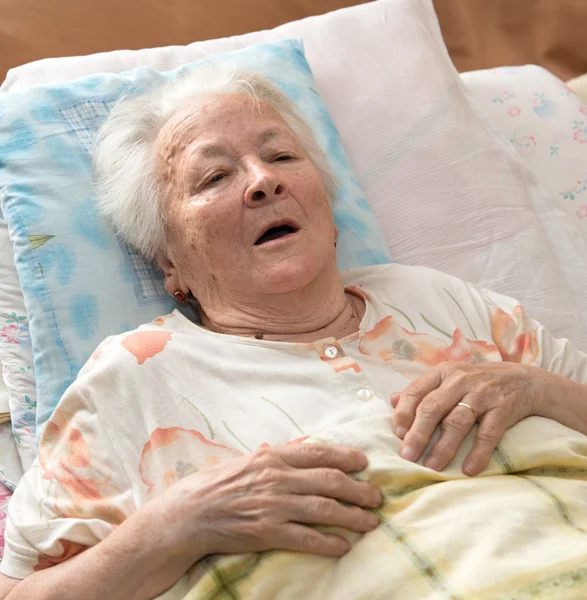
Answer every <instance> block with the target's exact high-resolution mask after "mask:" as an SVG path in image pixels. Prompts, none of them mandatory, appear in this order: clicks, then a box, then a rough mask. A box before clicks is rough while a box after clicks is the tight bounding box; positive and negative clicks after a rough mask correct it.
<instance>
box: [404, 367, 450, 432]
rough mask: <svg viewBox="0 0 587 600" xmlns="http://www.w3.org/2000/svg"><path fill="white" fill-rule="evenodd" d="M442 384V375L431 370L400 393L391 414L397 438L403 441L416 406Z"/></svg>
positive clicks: (412, 419)
mask: <svg viewBox="0 0 587 600" xmlns="http://www.w3.org/2000/svg"><path fill="white" fill-rule="evenodd" d="M441 383H442V375H441V373H440V371H439V370H438V369H431V370H430V371H428V373H426V374H425V375H423V376H422V377H419V378H418V379H416V380H415V381H412V383H410V384H408V385H407V386H406V387H405V389H404V390H403V391H402V392H400V397H399V400H398V401H397V403H396V405H395V411H394V413H393V425H394V431H395V434H396V435H397V437H399V438H400V439H404V436H405V434H406V432H407V431H408V429H409V428H410V427H411V426H412V423H413V422H414V418H415V416H416V409H417V408H418V405H419V404H420V402H421V401H422V399H423V398H425V397H426V396H427V395H428V394H430V392H432V390H435V389H436V388H438V387H439V386H440V384H441Z"/></svg>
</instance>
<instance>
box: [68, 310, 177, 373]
mask: <svg viewBox="0 0 587 600" xmlns="http://www.w3.org/2000/svg"><path fill="white" fill-rule="evenodd" d="M183 319H184V318H182V317H181V316H180V315H178V314H177V313H176V312H175V311H174V312H173V313H170V314H168V315H163V316H160V317H157V318H156V319H154V320H153V321H151V322H149V323H144V324H142V325H140V326H139V327H137V328H136V329H132V330H129V331H125V332H123V333H120V334H118V335H111V336H109V337H107V338H106V339H105V340H104V341H103V342H102V343H101V344H100V345H99V346H98V347H97V348H96V350H95V351H94V352H93V353H92V355H91V356H90V358H89V359H88V361H87V362H86V364H85V365H84V366H83V368H82V369H81V371H80V372H79V375H78V379H79V378H81V377H83V376H86V375H89V374H90V373H95V372H96V371H103V370H104V369H107V370H108V371H111V372H112V371H117V370H124V371H125V374H128V373H129V366H133V365H135V364H136V365H139V366H141V365H144V364H145V363H147V362H149V366H150V367H151V368H152V367H156V366H157V365H160V364H162V362H163V361H164V358H167V355H169V354H171V352H172V351H173V350H172V348H173V346H174V344H172V342H173V341H174V338H177V337H178V333H179V332H181V331H183V330H185V324H184V323H183ZM170 350H171V352H170ZM155 358H157V360H153V359H155ZM131 370H132V369H131ZM149 370H152V369H149Z"/></svg>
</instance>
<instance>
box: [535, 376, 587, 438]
mask: <svg viewBox="0 0 587 600" xmlns="http://www.w3.org/2000/svg"><path fill="white" fill-rule="evenodd" d="M529 368H530V369H532V374H533V376H534V378H535V380H536V381H537V382H538V381H539V382H540V383H539V384H538V385H537V386H536V404H535V413H534V414H535V415H537V416H539V417H546V418H547V419H553V420H554V421H558V422H559V423H561V425H565V426H566V427H568V428H569V429H574V430H575V431H579V432H580V433H582V434H584V435H587V384H585V383H579V382H577V381H572V380H571V379H567V378H566V377H561V376H560V375H558V374H556V373H550V372H548V371H544V370H542V369H537V368H536V367H529Z"/></svg>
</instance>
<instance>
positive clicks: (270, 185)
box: [245, 163, 287, 208]
mask: <svg viewBox="0 0 587 600" xmlns="http://www.w3.org/2000/svg"><path fill="white" fill-rule="evenodd" d="M251 170H252V172H253V177H252V181H251V183H250V185H249V187H248V188H247V189H246V191H245V203H246V204H247V205H248V206H250V207H251V208H255V207H256V206H259V205H261V204H264V203H266V202H271V201H273V200H278V199H279V198H281V197H283V196H285V194H286V192H287V187H286V184H285V181H284V180H283V178H282V177H280V176H279V174H277V173H276V172H275V171H274V170H273V169H272V168H271V166H270V165H268V164H266V163H262V164H255V165H254V166H252V167H251Z"/></svg>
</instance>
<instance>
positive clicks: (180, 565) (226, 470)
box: [0, 444, 382, 600]
mask: <svg viewBox="0 0 587 600" xmlns="http://www.w3.org/2000/svg"><path fill="white" fill-rule="evenodd" d="M366 466H367V459H366V457H365V456H364V454H362V453H361V452H359V451H356V450H353V449H351V448H341V447H330V446H324V445H320V444H300V445H285V446H276V447H274V448H261V449H259V450H257V451H256V452H254V453H252V454H251V455H247V456H243V457H240V458H238V459H234V460H233V461H232V462H228V463H226V464H220V465H217V466H216V467H211V468H208V469H202V470H201V471H198V472H196V473H193V474H191V475H188V476H187V477H185V478H183V479H181V480H179V481H177V482H176V483H174V484H173V485H171V486H170V487H169V488H168V489H167V490H166V491H165V492H164V493H163V494H162V495H161V496H158V497H157V498H155V499H154V500H151V502H149V503H147V504H146V505H145V506H144V507H143V508H141V509H139V510H138V511H136V512H135V513H133V514H132V515H131V516H129V517H128V518H127V519H126V520H125V521H124V522H123V523H122V524H120V525H119V526H118V527H116V528H115V529H114V531H113V532H112V533H111V534H110V535H109V536H108V537H106V538H105V539H104V540H103V541H101V542H99V543H98V544H96V545H95V546H92V547H91V548H89V549H88V550H86V551H85V552H83V553H82V554H79V555H77V556H75V557H73V558H70V559H68V560H66V561H65V562H63V563H60V564H59V565H57V566H54V567H51V568H49V569H45V570H43V571H39V572H37V573H34V574H33V575H31V576H30V577H28V578H27V579H25V580H24V581H23V582H22V583H20V584H18V585H17V586H16V587H15V588H14V589H13V590H12V591H11V592H10V593H9V594H8V596H7V600H30V598H34V599H35V600H53V599H55V600H79V599H80V598H83V600H94V599H96V600H102V599H103V598H108V600H118V599H120V600H147V599H151V598H155V597H157V596H159V595H160V594H161V593H163V592H164V591H165V590H167V589H168V588H170V587H171V586H172V585H173V584H174V583H175V582H176V581H177V580H179V579H180V578H181V577H182V576H183V575H184V574H185V573H186V572H187V571H188V570H189V568H190V567H191V566H192V565H193V564H194V563H195V562H197V561H198V560H200V559H201V558H203V557H204V556H206V555H208V554H218V553H240V552H259V551H265V550H273V549H286V550H293V551H301V552H310V553H313V554H318V555H322V556H335V557H338V556H342V555H343V554H345V553H346V552H347V551H348V550H349V549H350V544H349V543H348V541H347V540H345V539H344V538H343V537H341V536H339V535H336V534H332V533H324V532H320V531H319V530H317V529H314V528H311V527H308V526H307V525H332V526H334V527H339V528H344V529H348V530H351V531H356V532H359V533H364V532H367V531H371V530H372V529H374V528H375V527H377V525H378V519H377V517H376V516H375V515H373V514H372V513H371V512H370V511H369V510H368V509H369V508H374V507H376V506H378V505H379V504H380V503H381V501H382V496H381V492H380V491H379V490H378V489H377V488H376V487H375V486H373V485H372V484H370V483H367V482H364V481H355V480H353V479H351V478H350V477H348V476H347V473H352V472H357V471H361V470H363V469H364V468H365V467H366ZM343 502H344V503H345V504H344V505H343V504H342V503H343ZM0 600H3V599H1V598H0Z"/></svg>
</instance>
